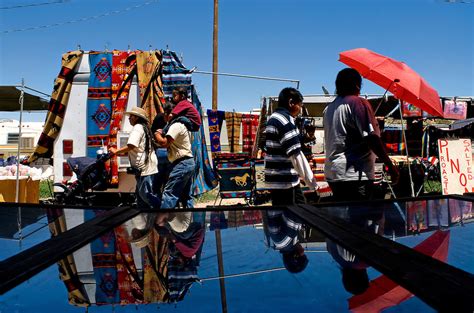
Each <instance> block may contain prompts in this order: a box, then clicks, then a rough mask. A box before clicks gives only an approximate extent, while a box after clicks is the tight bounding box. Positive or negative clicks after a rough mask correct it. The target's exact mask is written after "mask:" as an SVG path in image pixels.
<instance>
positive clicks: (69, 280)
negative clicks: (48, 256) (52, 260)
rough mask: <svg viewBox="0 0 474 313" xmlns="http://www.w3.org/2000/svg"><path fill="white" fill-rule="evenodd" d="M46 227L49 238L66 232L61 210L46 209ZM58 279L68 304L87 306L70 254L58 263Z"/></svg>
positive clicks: (82, 285)
mask: <svg viewBox="0 0 474 313" xmlns="http://www.w3.org/2000/svg"><path fill="white" fill-rule="evenodd" d="M46 216H47V218H48V226H49V230H50V232H51V238H52V237H56V236H58V235H59V234H62V233H64V232H65V231H66V230H67V226H66V217H65V216H64V210H63V209H46ZM58 268H59V278H60V279H61V280H62V281H63V282H64V285H65V286H66V288H67V293H68V294H67V297H68V300H69V303H70V304H73V305H75V306H85V307H87V306H89V305H90V300H89V297H88V295H87V292H86V290H85V288H84V284H83V283H82V282H81V280H80V279H79V275H78V273H77V268H76V262H75V261H74V258H73V256H72V254H70V255H68V256H67V257H65V258H64V259H61V260H59V261H58Z"/></svg>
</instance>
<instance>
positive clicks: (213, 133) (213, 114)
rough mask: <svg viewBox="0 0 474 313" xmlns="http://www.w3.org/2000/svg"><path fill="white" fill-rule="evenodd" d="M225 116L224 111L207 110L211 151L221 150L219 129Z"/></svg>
mask: <svg viewBox="0 0 474 313" xmlns="http://www.w3.org/2000/svg"><path fill="white" fill-rule="evenodd" d="M224 118H225V112H223V111H217V110H210V109H208V110H207V121H208V124H209V138H210V140H211V152H220V151H221V129H222V122H223V121H224Z"/></svg>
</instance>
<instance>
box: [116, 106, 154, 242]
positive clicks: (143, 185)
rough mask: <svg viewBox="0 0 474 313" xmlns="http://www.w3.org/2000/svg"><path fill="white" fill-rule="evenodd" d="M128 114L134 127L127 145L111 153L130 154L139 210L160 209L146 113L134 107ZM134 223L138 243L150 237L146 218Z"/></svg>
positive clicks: (135, 238) (151, 138)
mask: <svg viewBox="0 0 474 313" xmlns="http://www.w3.org/2000/svg"><path fill="white" fill-rule="evenodd" d="M125 114H128V115H129V121H130V124H131V125H132V126H133V128H132V131H131V132H130V136H129V137H128V141H127V145H126V146H125V147H122V148H120V149H115V148H110V150H109V151H110V153H112V154H118V155H120V154H128V157H129V159H130V165H131V166H132V168H133V169H134V170H135V178H136V180H137V184H136V187H135V194H136V197H137V207H138V208H155V209H158V208H159V207H160V206H161V199H160V197H159V196H158V195H157V194H155V193H154V192H153V180H154V177H155V175H156V174H157V173H158V159H157V157H156V154H155V150H154V147H153V144H152V140H153V137H152V134H151V131H150V128H149V126H148V118H147V116H146V112H145V110H143V109H142V108H138V107H134V108H132V110H131V111H129V112H125ZM151 219H154V216H152V218H150V221H149V224H150V223H151ZM134 224H135V226H136V227H137V228H136V229H134V230H135V234H133V233H132V236H133V237H134V238H133V239H134V240H139V239H141V237H143V236H146V235H147V233H148V230H145V228H149V227H147V225H146V222H145V218H144V215H140V216H139V217H138V218H136V219H134ZM148 226H150V225H148ZM137 230H138V231H137ZM132 232H133V231H132ZM140 232H141V233H140Z"/></svg>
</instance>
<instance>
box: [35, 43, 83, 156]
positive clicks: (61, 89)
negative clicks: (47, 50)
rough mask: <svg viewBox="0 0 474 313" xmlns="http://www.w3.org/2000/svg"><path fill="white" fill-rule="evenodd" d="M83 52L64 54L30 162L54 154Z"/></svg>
mask: <svg viewBox="0 0 474 313" xmlns="http://www.w3.org/2000/svg"><path fill="white" fill-rule="evenodd" d="M82 55H83V52H82V51H79V50H76V51H72V52H68V53H65V54H63V56H62V61H61V70H60V71H59V75H58V77H57V78H56V80H55V81H54V89H53V93H52V94H51V100H50V101H49V107H48V114H47V116H46V121H45V123H44V127H43V132H42V133H41V136H40V138H39V140H38V144H37V145H36V148H35V151H34V152H33V154H32V155H31V156H30V158H29V160H28V162H30V163H31V162H34V161H35V160H37V159H38V158H50V157H51V156H52V155H53V147H54V141H55V140H56V138H57V137H58V135H59V132H60V131H61V127H62V126H63V120H64V115H65V114H66V107H67V103H68V101H69V93H70V92H71V87H72V80H73V78H74V75H76V67H77V66H78V64H79V63H80V61H81V59H82Z"/></svg>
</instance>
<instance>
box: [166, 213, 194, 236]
mask: <svg viewBox="0 0 474 313" xmlns="http://www.w3.org/2000/svg"><path fill="white" fill-rule="evenodd" d="M191 219H192V213H191V212H176V213H171V214H170V215H169V217H168V224H169V225H170V227H171V229H172V230H174V231H175V232H177V233H182V232H184V231H186V230H187V229H188V227H189V224H191Z"/></svg>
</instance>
